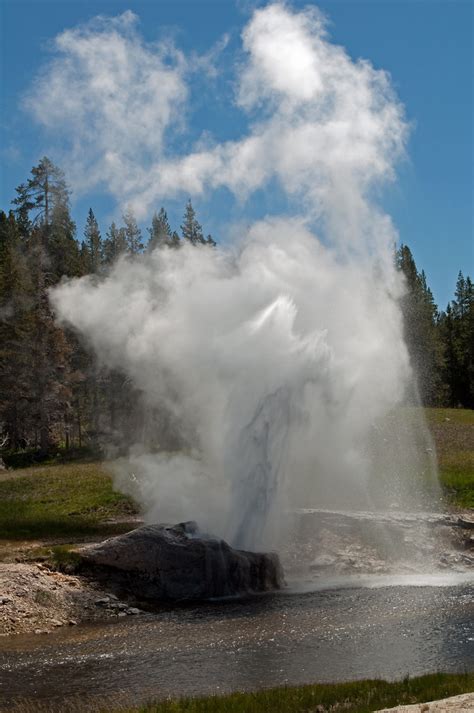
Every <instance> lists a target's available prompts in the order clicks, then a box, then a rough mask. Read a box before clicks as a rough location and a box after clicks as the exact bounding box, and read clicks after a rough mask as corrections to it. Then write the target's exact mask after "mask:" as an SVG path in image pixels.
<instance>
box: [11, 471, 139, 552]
mask: <svg viewBox="0 0 474 713" xmlns="http://www.w3.org/2000/svg"><path fill="white" fill-rule="evenodd" d="M137 511H138V509H137V506H136V504H135V503H134V502H133V501H132V500H131V499H130V498H129V497H127V496H125V495H122V494H121V493H118V492H117V491H115V490H114V489H113V487H112V479H111V477H110V475H109V474H108V473H107V472H106V471H105V470H104V468H103V466H101V465H100V464H99V463H70V464H66V465H50V466H37V467H34V468H26V469H22V470H15V471H8V472H7V473H5V474H3V475H2V477H1V479H0V538H2V539H8V540H12V539H19V540H30V539H35V538H44V537H48V538H55V537H58V538H59V537H60V538H68V537H70V538H75V537H81V536H86V535H95V534H97V535H106V534H109V533H113V532H118V531H121V530H122V531H123V528H124V525H123V524H122V523H123V521H124V520H126V519H127V518H130V517H133V515H134V514H135V513H136V512H137Z"/></svg>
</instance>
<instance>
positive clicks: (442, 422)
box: [425, 408, 474, 508]
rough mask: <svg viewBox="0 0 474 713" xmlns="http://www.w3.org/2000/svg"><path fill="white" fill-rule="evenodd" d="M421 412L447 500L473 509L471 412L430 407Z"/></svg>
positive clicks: (473, 419)
mask: <svg viewBox="0 0 474 713" xmlns="http://www.w3.org/2000/svg"><path fill="white" fill-rule="evenodd" d="M425 413H426V418H427V422H428V426H429V428H430V430H431V432H432V434H433V438H434V441H435V444H436V452H437V455H438V462H439V473H440V480H441V485H442V486H443V489H444V491H445V493H446V495H447V498H448V500H449V501H450V502H451V504H452V505H455V506H457V507H461V508H474V411H472V410H468V409H440V408H432V409H425Z"/></svg>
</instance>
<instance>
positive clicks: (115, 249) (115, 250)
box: [0, 157, 474, 459]
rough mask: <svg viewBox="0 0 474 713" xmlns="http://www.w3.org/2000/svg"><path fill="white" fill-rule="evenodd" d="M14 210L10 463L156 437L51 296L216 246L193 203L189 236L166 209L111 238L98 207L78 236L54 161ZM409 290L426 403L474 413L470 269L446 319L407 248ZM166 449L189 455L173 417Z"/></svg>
mask: <svg viewBox="0 0 474 713" xmlns="http://www.w3.org/2000/svg"><path fill="white" fill-rule="evenodd" d="M12 204H13V209H12V210H10V211H9V212H8V213H7V212H4V211H2V212H0V434H1V435H0V446H1V447H2V449H3V451H2V452H3V454H4V457H5V458H6V459H7V458H8V457H12V454H19V453H25V454H30V455H31V454H33V456H34V457H35V458H38V459H40V458H43V457H48V456H49V455H51V454H52V453H55V452H58V449H59V450H62V451H69V452H75V451H76V450H77V449H81V450H83V449H90V450H97V449H98V448H100V445H101V444H102V443H104V442H107V443H108V444H112V445H113V444H114V443H115V445H116V448H117V449H118V450H120V444H121V443H123V442H124V440H125V439H124V438H123V434H127V439H126V442H127V443H129V442H130V441H131V440H133V437H134V435H136V436H137V437H140V435H143V433H142V431H143V429H144V428H148V429H150V418H149V414H148V416H147V423H146V424H145V420H144V417H143V414H142V411H141V408H140V394H138V393H137V392H136V391H135V389H134V387H133V384H131V383H130V381H129V380H128V378H127V376H126V375H125V374H123V373H120V372H118V371H110V370H107V369H105V368H104V367H103V366H101V365H100V364H99V363H98V362H97V360H96V359H95V357H94V355H93V354H92V353H91V352H90V350H88V349H87V348H86V347H85V345H84V344H83V343H82V342H81V341H80V340H79V338H78V336H77V335H76V334H75V333H74V332H72V331H71V330H68V329H65V328H61V327H59V326H58V324H57V323H56V322H55V319H54V315H53V313H52V311H51V307H50V304H49V301H48V290H49V288H50V287H52V286H54V285H55V284H57V283H58V282H59V281H60V280H61V279H62V278H63V277H65V276H66V277H80V276H83V275H90V274H96V275H98V276H100V275H105V274H106V273H107V271H108V270H109V269H110V267H111V265H113V264H114V262H115V261H116V260H117V259H118V258H119V257H121V256H123V255H128V256H129V257H130V259H133V257H134V256H136V255H139V254H141V253H143V252H146V251H149V250H154V249H156V248H160V247H161V248H165V247H166V248H169V249H179V247H180V246H181V245H183V244H185V243H189V244H191V245H193V246H204V247H206V248H210V249H211V248H215V247H216V242H215V241H214V240H213V238H212V237H211V236H210V235H207V236H206V237H205V236H204V233H203V230H202V227H201V225H200V224H199V222H198V220H197V217H196V213H195V210H194V208H193V206H192V203H191V201H188V203H187V205H186V208H185V212H184V216H183V223H182V225H181V226H180V228H181V233H180V234H179V233H178V232H176V231H175V230H172V228H171V226H170V224H169V221H168V217H167V214H166V211H165V209H164V208H161V209H160V210H159V212H157V213H155V214H154V215H153V218H152V221H151V226H150V227H149V228H148V231H147V232H148V236H146V239H145V237H144V236H143V234H142V231H141V230H140V228H139V227H138V225H137V222H136V220H135V217H134V215H133V213H132V212H131V211H127V212H125V214H124V215H123V217H122V220H123V224H122V225H117V224H116V223H115V222H113V223H112V224H111V225H110V227H109V228H108V230H107V232H106V233H105V236H104V237H103V236H102V233H101V231H100V228H99V224H98V222H97V220H96V218H95V215H94V213H93V211H92V209H90V210H89V213H88V215H87V220H86V225H85V229H84V236H83V239H82V240H81V241H79V240H78V239H77V236H76V226H75V224H74V221H73V220H72V218H71V214H70V194H69V190H68V187H67V184H66V181H65V178H64V174H63V173H62V171H61V170H60V169H59V168H58V167H57V166H55V165H54V164H53V163H52V162H51V161H50V160H49V159H48V158H46V157H45V158H43V159H42V160H41V161H40V162H39V163H38V165H37V166H35V167H33V169H32V170H31V175H30V177H29V178H28V180H27V181H26V182H25V183H23V184H21V185H20V186H18V188H17V189H16V197H15V198H14V200H13V201H12ZM395 259H396V264H397V267H398V269H399V270H401V271H403V273H404V275H405V278H406V283H407V291H406V294H405V295H404V297H403V298H402V300H401V309H402V312H403V317H404V324H405V337H406V342H407V345H408V348H409V351H410V356H411V360H412V363H413V365H414V367H415V370H416V373H417V375H418V382H417V383H418V389H419V393H420V395H421V399H422V402H423V403H424V404H425V405H440V406H441V405H443V406H444V405H446V406H464V407H467V408H474V289H473V284H472V281H471V279H470V278H469V277H464V276H463V274H462V273H461V272H460V273H459V276H458V281H457V285H456V292H455V295H454V299H453V300H452V301H451V302H450V304H449V305H448V306H447V308H446V310H445V311H444V312H440V311H439V310H438V308H437V306H436V305H435V303H434V299H433V295H432V293H431V290H430V289H429V287H428V285H427V282H426V276H425V274H424V272H423V271H422V272H421V273H420V272H419V271H418V269H417V267H416V265H415V261H414V259H413V256H412V254H411V252H410V250H409V248H408V247H407V246H405V245H402V246H401V247H400V248H399V249H398V250H397V251H396V256H395ZM151 425H152V430H153V434H154V435H153V437H154V439H155V445H156V447H162V448H176V447H179V442H178V436H177V429H175V428H173V423H172V419H171V418H170V416H169V415H168V414H166V413H165V412H163V411H157V412H156V413H154V414H152V418H151Z"/></svg>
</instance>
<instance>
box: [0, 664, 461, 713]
mask: <svg viewBox="0 0 474 713" xmlns="http://www.w3.org/2000/svg"><path fill="white" fill-rule="evenodd" d="M473 689H474V674H473V673H466V674H441V673H439V674H434V675H428V676H420V677H417V678H405V679H403V680H402V681H390V682H388V681H382V680H366V681H352V682H349V683H336V684H316V685H311V686H288V687H286V686H285V687H282V688H273V689H268V690H261V691H255V692H252V693H233V694H231V695H228V696H207V697H203V698H182V699H173V700H166V701H158V702H155V703H150V704H148V705H144V706H138V707H132V708H130V707H129V706H127V705H126V704H123V703H122V704H121V703H120V697H117V698H116V699H115V701H114V702H112V701H110V700H109V701H108V702H105V701H103V700H102V701H101V700H97V701H96V702H92V701H88V702H87V704H85V705H84V703H83V702H81V701H76V702H71V703H68V704H67V705H66V707H65V708H64V709H63V713H85V712H86V711H87V713H119V712H120V713H338V712H340V713H371V712H375V713H388V712H389V711H390V713H395V712H396V711H402V710H403V711H404V712H405V711H406V713H408V712H410V713H442V712H443V711H446V712H449V711H451V713H461V711H465V710H474V694H472V693H471V692H472V690H473ZM426 701H431V703H426ZM416 704H418V705H416ZM85 706H86V707H85ZM402 706H403V708H402ZM404 706H409V707H408V708H405V707H404ZM0 710H5V709H0ZM49 711H51V708H50V707H49V705H48V704H44V705H42V704H41V703H37V702H33V701H28V700H25V701H18V702H17V703H16V704H13V707H11V708H9V713H49Z"/></svg>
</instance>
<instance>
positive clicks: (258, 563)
mask: <svg viewBox="0 0 474 713" xmlns="http://www.w3.org/2000/svg"><path fill="white" fill-rule="evenodd" d="M81 557H82V560H83V562H84V564H85V566H86V567H87V568H88V569H89V570H90V571H91V572H92V574H94V573H95V574H97V575H98V576H100V578H101V579H103V578H104V576H109V577H110V579H111V580H113V581H114V582H115V583H116V584H119V585H120V587H122V588H123V589H125V590H127V591H128V592H129V593H130V594H133V595H134V596H136V597H139V598H140V599H147V600H153V601H160V600H174V601H177V600H181V601H186V600H199V599H201V600H203V599H211V598H214V597H229V596H236V595H243V594H249V593H252V592H265V591H269V590H272V589H279V588H280V587H281V586H282V584H283V581H284V580H283V572H282V569H281V566H280V562H279V559H278V556H277V555H276V554H273V553H270V554H259V553H255V552H245V551H242V550H234V549H233V548H232V547H230V545H228V544H227V543H226V542H224V540H220V539H218V538H214V537H211V536H209V535H205V534H202V533H200V532H199V530H198V527H197V525H196V523H194V522H185V523H181V524H178V525H145V526H143V527H139V528H137V529H136V530H132V532H128V533H127V534H125V535H119V536H117V537H112V538H110V539H108V540H105V541H104V542H101V543H100V544H96V545H91V546H87V547H84V548H83V549H82V550H81Z"/></svg>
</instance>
